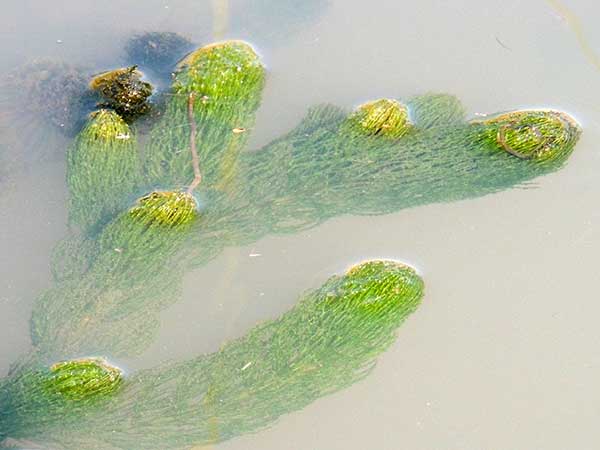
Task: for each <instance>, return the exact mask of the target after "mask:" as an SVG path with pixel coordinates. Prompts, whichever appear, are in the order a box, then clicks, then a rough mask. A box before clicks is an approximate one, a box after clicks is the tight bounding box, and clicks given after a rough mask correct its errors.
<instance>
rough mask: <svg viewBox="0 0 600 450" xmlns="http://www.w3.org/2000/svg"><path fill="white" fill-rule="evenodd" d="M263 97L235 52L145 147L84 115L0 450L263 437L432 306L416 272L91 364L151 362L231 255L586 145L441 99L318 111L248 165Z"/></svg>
mask: <svg viewBox="0 0 600 450" xmlns="http://www.w3.org/2000/svg"><path fill="white" fill-rule="evenodd" d="M127 70H130V69H127ZM132 70H135V69H132ZM130 74H133V72H130ZM138 81H139V79H138ZM264 84H265V69H264V67H263V65H262V64H261V62H260V59H259V57H258V56H257V54H256V52H255V51H254V50H253V49H252V48H251V47H250V46H249V45H248V44H246V43H244V42H240V41H228V42H222V43H218V44H213V45H209V46H206V47H203V48H201V49H199V50H196V51H195V52H193V53H191V54H190V55H189V56H188V57H187V58H185V59H184V60H183V61H182V62H181V64H180V65H179V67H178V68H177V70H176V74H175V76H174V81H173V86H172V91H171V92H170V93H169V95H168V101H167V104H166V106H165V111H164V113H163V114H162V116H161V118H160V119H159V120H158V121H157V122H156V123H155V124H154V126H153V128H152V130H151V131H150V133H149V134H148V136H147V143H146V145H145V146H144V148H143V149H139V148H138V145H137V139H136V136H135V134H136V133H135V130H134V128H133V126H132V125H128V124H127V123H126V120H125V118H124V117H123V116H122V114H125V115H126V113H125V112H123V111H122V110H121V111H119V109H118V108H115V107H112V109H111V110H107V109H99V110H98V111H96V112H94V113H93V114H91V115H90V116H89V117H88V120H87V123H86V125H85V126H84V128H83V129H82V130H81V132H80V133H79V135H78V136H77V138H76V140H75V142H74V144H73V146H72V147H71V148H70V150H69V154H68V173H67V181H68V187H69V192H70V203H69V215H70V222H71V224H72V225H73V232H72V234H71V235H69V236H67V237H66V238H65V239H64V240H63V241H62V242H61V243H60V244H59V245H58V246H57V249H56V251H55V254H54V260H53V272H54V274H55V278H56V282H55V284H54V286H53V287H51V288H50V289H48V290H47V291H46V292H44V293H43V294H42V295H41V296H40V297H39V298H38V300H37V301H36V303H35V305H34V310H33V313H32V319H31V336H32V342H33V349H32V351H31V353H30V354H28V355H24V356H23V358H22V359H21V360H19V361H17V362H16V363H15V364H14V365H13V367H12V368H11V371H10V374H9V375H8V377H7V378H5V379H4V380H0V442H1V440H2V439H3V438H5V437H6V438H11V439H13V440H26V441H36V442H49V443H53V444H56V445H57V446H59V447H61V448H72V449H76V448H77V449H80V448H103V449H104V448H107V449H108V448H117V449H132V448H139V449H142V448H143V449H154V448H156V449H178V448H181V449H184V448H189V447H190V446H193V445H202V444H209V443H214V442H220V441H223V440H226V439H229V438H232V437H234V436H238V435H240V434H242V433H247V432H252V431H256V430H258V429H260V428H262V427H264V426H267V425H268V424H270V423H272V422H273V421H274V420H275V419H277V417H279V416H281V415H282V414H285V413H288V412H291V411H294V410H297V409H300V408H302V407H304V406H305V405H307V404H309V403H310V402H312V401H314V400H315V399H317V398H319V397H321V396H323V395H326V394H328V393H331V392H334V391H336V390H338V389H341V388H344V387H347V386H349V385H350V384H352V383H353V382H355V381H357V380H359V379H361V378H362V377H364V376H365V375H366V374H367V373H368V372H369V370H370V369H371V368H372V367H373V365H374V363H375V360H376V358H377V356H378V355H380V354H381V353H382V352H383V351H384V350H385V349H386V348H387V347H389V345H390V344H391V343H392V342H393V340H394V336H395V332H396V330H397V328H398V327H399V326H400V324H401V323H402V321H403V320H404V319H405V318H406V316H407V315H409V314H410V313H411V312H412V311H414V310H415V308H416V307H417V305H418V303H419V302H420V300H421V297H422V292H423V282H422V281H421V279H420V278H419V277H418V276H417V275H416V273H415V272H414V271H413V270H412V269H410V268H409V267H407V266H405V265H402V264H399V263H395V262H389V261H372V262H366V263H363V264H360V265H358V266H356V267H354V268H352V269H350V270H349V271H348V272H347V273H346V274H345V275H343V276H335V277H333V278H331V279H329V280H328V281H327V282H326V283H325V284H324V285H323V286H322V287H321V288H319V289H317V290H315V291H311V292H308V293H306V294H304V295H303V296H302V297H301V299H300V301H299V302H298V304H297V306H296V307H295V308H294V309H292V310H291V311H290V312H288V313H287V314H285V315H283V316H282V317H281V318H279V319H277V320H274V321H271V322H267V323H265V324H262V325H259V326H257V327H256V328H254V329H253V330H251V331H250V332H249V333H248V334H247V335H246V336H244V337H242V338H240V339H238V340H235V341H233V342H230V343H227V344H225V345H224V346H223V347H222V348H221V349H220V350H219V351H218V352H216V353H213V354H209V355H204V356H200V357H198V358H194V359H191V360H189V361H185V362H179V363H173V364H169V365H166V366H161V367H157V368H155V369H151V370H144V371H140V372H138V373H134V374H131V375H127V376H126V375H124V374H123V373H122V372H121V371H120V369H118V368H116V367H113V366H112V365H111V364H110V363H108V362H106V361H104V360H101V359H97V358H91V357H89V356H93V355H101V356H103V357H105V358H116V357H124V356H131V355H137V354H140V353H141V352H143V351H144V350H145V349H147V347H148V345H149V344H150V343H151V342H152V341H153V339H154V338H155V336H156V334H157V331H158V329H159V326H160V322H159V313H160V311H161V310H162V309H164V308H165V307H167V306H168V305H170V304H172V303H173V302H174V301H177V300H178V298H179V296H180V291H181V289H182V287H181V286H182V279H183V276H184V274H185V272H186V271H187V270H189V269H190V268H193V267H195V266H198V265H201V264H205V263H206V262H207V261H209V260H210V259H212V258H214V257H215V256H216V255H218V254H219V252H220V251H221V250H222V249H223V248H225V247H227V246H233V245H243V244H247V243H250V242H254V241H256V240H258V239H260V238H261V237H263V236H265V235H268V234H273V233H293V232H297V231H299V230H303V229H306V228H310V227H313V226H316V225H318V224H320V223H322V222H323V221H325V220H327V219H329V218H332V217H334V216H339V215H343V214H386V213H391V212H395V211H398V210H401V209H403V208H408V207H414V206H417V205H423V204H427V203H432V202H447V201H454V200H458V199H466V198H472V197H477V196H481V195H485V194H489V193H493V192H497V191H500V190H503V189H507V188H509V187H512V186H519V185H521V184H523V183H526V182H528V181H530V180H532V179H533V178H535V177H538V176H540V175H543V174H545V173H548V172H551V171H554V170H557V169H558V168H560V167H562V165H563V164H564V163H565V162H566V160H567V158H568V157H569V155H570V153H571V151H572V150H573V148H574V145H575V143H576V142H577V140H578V137H579V134H580V128H579V126H578V124H577V123H576V122H575V121H574V120H573V119H572V118H570V117H569V116H568V115H567V114H565V113H562V112H557V111H544V110H535V111H514V112H507V113H503V114H500V115H498V116H492V117H490V118H485V119H483V120H476V121H468V120H467V119H466V118H465V112H464V108H463V107H462V105H461V104H460V102H459V101H458V100H457V99H456V98H454V97H452V96H449V95H445V94H428V95H424V96H419V97H416V98H413V99H409V100H408V101H407V102H406V103H403V102H401V101H399V100H396V99H380V100H375V101H372V102H368V103H366V104H364V105H362V106H360V107H358V108H357V109H356V110H355V111H352V112H348V111H345V110H343V109H341V108H338V107H335V106H332V105H321V106H317V107H315V108H313V109H311V110H310V111H309V112H308V114H307V116H306V117H305V118H304V119H303V120H302V122H301V123H300V124H299V125H298V126H297V127H296V128H295V129H293V130H292V131H290V132H289V133H288V134H286V135H284V136H282V137H280V138H278V139H276V140H275V141H273V142H272V143H270V144H268V145H267V146H265V147H264V148H262V149H260V150H258V151H256V152H242V150H243V148H244V146H245V144H246V142H247V139H248V136H249V134H250V132H251V130H252V128H253V126H254V116H255V112H256V110H257V108H258V106H259V103H260V98H261V93H262V89H263V87H264ZM136 197H137V198H138V200H137V202H135V203H134V204H133V206H131V205H130V204H131V203H132V199H134V198H136ZM56 361H58V363H57V362H56ZM81 430H85V433H82V432H81Z"/></svg>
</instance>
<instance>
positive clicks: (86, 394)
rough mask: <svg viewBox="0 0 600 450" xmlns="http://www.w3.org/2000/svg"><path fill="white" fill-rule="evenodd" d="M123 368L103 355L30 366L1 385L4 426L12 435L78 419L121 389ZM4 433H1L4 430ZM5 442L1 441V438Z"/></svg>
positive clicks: (1, 425)
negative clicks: (116, 365) (112, 363)
mask: <svg viewBox="0 0 600 450" xmlns="http://www.w3.org/2000/svg"><path fill="white" fill-rule="evenodd" d="M122 381H123V378H122V373H121V371H120V370H119V369H118V368H116V367H113V366H111V365H110V364H108V363H107V362H106V361H104V360H102V359H99V358H86V359H77V360H71V361H62V362H59V363H56V364H53V365H52V366H50V367H43V366H41V365H36V366H33V367H32V366H28V367H27V369H25V370H22V371H19V372H17V373H14V374H12V375H11V376H10V377H9V378H8V382H7V381H6V380H5V382H4V383H3V384H2V385H0V400H1V401H0V428H1V429H2V433H4V434H5V436H6V435H8V436H10V437H11V438H13V439H15V438H20V437H23V436H22V435H21V434H20V432H19V430H30V431H28V433H31V432H33V434H32V436H35V435H36V433H37V430H45V429H47V428H49V427H53V426H60V423H61V422H64V421H66V422H68V421H69V420H71V421H73V420H78V419H80V418H81V417H85V415H87V414H89V413H90V412H92V411H94V410H96V408H98V407H100V406H102V405H106V400H107V399H108V398H109V397H111V396H113V395H114V394H115V393H116V392H118V391H119V388H120V387H121V384H122ZM0 437H1V434H0ZM0 445H1V441H0Z"/></svg>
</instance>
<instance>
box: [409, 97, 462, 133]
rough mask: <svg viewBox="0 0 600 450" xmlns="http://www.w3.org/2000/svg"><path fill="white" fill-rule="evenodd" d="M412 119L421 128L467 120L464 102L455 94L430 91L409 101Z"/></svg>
mask: <svg viewBox="0 0 600 450" xmlns="http://www.w3.org/2000/svg"><path fill="white" fill-rule="evenodd" d="M408 108H409V110H410V117H411V120H412V121H413V122H415V123H418V124H419V128H422V129H424V128H435V127H440V126H448V125H450V124H453V123H454V124H460V123H461V122H462V123H464V122H465V121H466V115H467V113H466V111H465V108H464V106H463V105H462V103H461V102H460V101H459V100H458V99H457V98H456V97H455V96H453V95H448V94H436V93H430V94H426V95H420V96H417V97H414V98H412V99H410V100H409V101H408Z"/></svg>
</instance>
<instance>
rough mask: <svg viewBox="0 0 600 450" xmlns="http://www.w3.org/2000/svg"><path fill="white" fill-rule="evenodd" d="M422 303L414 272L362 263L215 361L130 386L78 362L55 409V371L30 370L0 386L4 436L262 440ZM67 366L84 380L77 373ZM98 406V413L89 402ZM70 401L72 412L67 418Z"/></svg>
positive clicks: (150, 373) (365, 361)
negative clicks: (262, 432) (253, 436)
mask: <svg viewBox="0 0 600 450" xmlns="http://www.w3.org/2000/svg"><path fill="white" fill-rule="evenodd" d="M422 295H423V282H422V281H421V279H420V278H419V277H418V275H417V274H416V273H415V272H414V270H413V269H411V268H410V267H408V266H405V265H403V264H400V263H396V262H391V261H370V262H366V263H362V264H359V265H357V266H355V267H353V268H351V269H350V270H349V271H348V272H347V273H346V274H345V275H343V276H334V277H332V278H330V279H329V280H328V281H327V282H325V284H323V286H321V287H320V288H319V289H316V290H314V291H311V292H307V293H305V294H304V295H302V297H301V299H300V301H299V302H298V303H297V305H296V306H295V307H294V309H292V310H291V311H290V312H288V313H286V314H284V315H283V316H282V317H281V318H279V319H276V320H273V321H270V322H267V323H264V324H262V325H259V326H257V327H256V328H254V329H252V330H251V331H250V332H249V333H247V334H246V335H245V336H244V337H242V338H240V339H237V340H234V341H232V342H229V343H227V344H225V345H224V346H222V347H221V349H220V350H219V351H218V352H216V353H213V354H209V355H205V356H202V357H198V358H194V359H191V360H189V361H185V362H180V363H174V364H171V365H167V366H163V367H158V368H155V369H150V370H143V371H140V372H138V373H137V374H133V375H131V376H128V377H126V378H124V379H123V380H122V381H121V380H120V378H119V373H118V372H112V374H113V375H112V378H111V377H110V376H109V374H108V373H102V372H100V373H99V374H92V375H93V376H92V375H89V374H88V373H87V370H88V369H87V368H84V369H80V368H79V366H81V364H82V363H81V362H78V361H75V362H66V363H61V364H60V365H59V367H60V368H61V369H60V373H61V374H60V375H58V376H57V375H56V369H55V370H54V372H52V369H51V373H52V375H50V376H51V377H54V378H51V381H50V387H51V393H52V394H53V393H54V392H57V391H61V390H62V389H65V388H66V389H67V390H68V392H69V393H70V394H69V395H68V397H67V399H64V400H63V399H56V400H54V397H52V396H50V397H49V398H50V399H53V400H54V401H55V402H56V403H58V406H57V405H55V404H54V403H53V402H48V401H42V403H41V404H40V403H38V400H39V397H40V396H42V398H43V399H44V400H45V399H46V398H47V394H46V393H45V392H46V389H47V387H46V386H47V385H48V382H47V381H46V380H47V377H48V375H47V372H44V371H42V372H36V371H34V372H33V374H32V373H31V369H22V370H21V371H20V372H19V373H16V374H13V375H12V377H11V378H9V381H8V382H7V383H6V384H5V386H3V388H0V389H2V390H0V393H3V395H4V396H5V397H6V398H7V399H8V405H9V408H5V409H3V410H2V411H1V412H0V429H3V430H6V431H5V434H6V435H8V436H10V437H11V438H13V439H28V440H34V441H35V440H41V441H42V442H50V443H56V444H58V445H60V447H61V448H73V449H74V448H77V449H81V448H119V449H132V448H140V449H141V448H143V449H176V448H177V449H179V448H181V449H183V448H189V447H190V446H193V445H201V444H208V443H214V442H220V441H224V440H227V439H230V438H232V437H235V436H238V435H240V434H243V433H248V432H252V431H257V430H259V429H261V428H263V427H265V426H266V425H269V424H270V423H272V422H273V421H275V420H276V419H277V418H278V417H280V416H281V415H283V414H286V413H289V412H292V411H295V410H298V409H301V408H303V407H304V406H306V405H308V404H309V403H311V402H313V401H315V400H316V399H318V398H320V397H322V396H324V395H328V394H331V393H333V392H335V391H337V390H339V389H342V388H345V387H347V386H349V385H351V384H353V383H355V382H356V381H358V380H360V379H362V378H364V377H365V376H366V375H367V374H368V373H369V372H370V371H371V369H372V368H373V367H374V365H375V362H376V358H377V357H378V356H379V355H380V354H381V353H382V352H383V351H385V350H386V349H387V348H388V347H389V346H390V345H391V344H392V342H394V339H395V335H396V331H397V329H398V327H399V326H400V325H401V323H402V322H403V321H404V320H405V318H406V317H407V316H408V315H409V314H410V313H412V312H413V311H414V310H415V309H416V308H417V306H418V304H419V302H420V300H421V297H422ZM93 364H95V363H93ZM71 366H75V368H77V371H75V372H72V373H71V374H69V373H67V372H68V371H69V370H72V369H70V367H71ZM54 367H56V366H54ZM90 369H91V370H94V371H95V372H98V368H97V367H92V368H90ZM82 372H83V373H82ZM40 373H41V375H40ZM63 375H65V376H63ZM23 378H27V380H28V382H27V383H24V382H22V381H20V380H22V379H23ZM90 378H91V379H90ZM105 380H106V381H105ZM117 387H118V389H117ZM99 396H101V397H102V399H103V401H102V403H101V408H100V407H97V408H95V407H94V405H90V404H89V403H90V402H89V401H88V400H89V399H90V398H96V397H99ZM65 403H67V404H69V405H71V406H72V408H73V410H72V411H65V410H64V408H63V407H62V405H63V404H65ZM75 412H76V413H75ZM31 413H33V414H35V417H36V418H37V420H35V421H34V420H31V419H30V415H29V414H31ZM81 430H85V433H83V434H82V433H81Z"/></svg>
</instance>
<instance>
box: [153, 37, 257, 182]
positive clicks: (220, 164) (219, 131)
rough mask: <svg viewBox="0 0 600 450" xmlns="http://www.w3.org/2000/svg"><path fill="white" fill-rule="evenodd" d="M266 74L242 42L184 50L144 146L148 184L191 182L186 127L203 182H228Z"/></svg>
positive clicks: (191, 170)
mask: <svg viewBox="0 0 600 450" xmlns="http://www.w3.org/2000/svg"><path fill="white" fill-rule="evenodd" d="M264 78H265V71H264V68H263V66H262V65H261V63H260V60H259V58H258V56H257V55H256V53H255V52H254V50H253V49H252V48H251V47H250V46H249V45H248V44H246V43H244V42H240V41H228V42H224V43H217V44H213V45H209V46H206V47H203V48H200V49H199V50H196V51H195V52H193V53H191V54H190V55H188V56H187V57H186V58H185V59H184V60H183V61H182V63H181V64H180V68H179V71H178V73H177V74H176V76H175V80H174V82H173V89H172V92H171V94H170V99H169V101H168V104H167V106H166V110H165V112H164V114H163V117H162V119H161V120H160V121H159V123H158V124H157V125H156V126H155V127H154V129H153V130H152V132H151V134H150V142H149V144H148V147H147V148H146V152H145V156H146V159H145V170H146V173H147V177H148V183H149V185H150V186H151V187H153V188H156V187H159V188H167V189H172V188H173V187H183V186H187V185H189V183H190V182H191V180H192V179H193V178H194V177H195V176H196V175H195V173H194V168H193V166H192V163H191V157H190V150H189V149H190V133H191V134H192V136H193V141H194V144H195V146H196V147H197V149H198V157H199V159H200V161H201V164H202V167H201V169H202V178H203V180H202V182H203V185H207V184H210V185H215V184H220V185H223V184H226V183H227V182H228V180H230V178H231V176H232V174H233V173H234V172H235V165H236V164H237V159H238V155H239V153H240V151H241V149H242V148H243V146H244V145H245V143H246V139H247V138H246V135H247V131H248V130H249V129H250V128H251V127H252V125H253V123H254V113H255V111H256V109H257V108H258V105H259V103H260V95H261V92H262V88H263V85H264ZM192 127H194V128H193V129H192Z"/></svg>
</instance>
